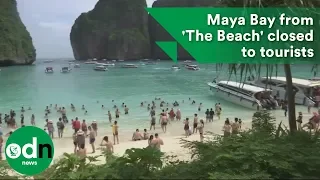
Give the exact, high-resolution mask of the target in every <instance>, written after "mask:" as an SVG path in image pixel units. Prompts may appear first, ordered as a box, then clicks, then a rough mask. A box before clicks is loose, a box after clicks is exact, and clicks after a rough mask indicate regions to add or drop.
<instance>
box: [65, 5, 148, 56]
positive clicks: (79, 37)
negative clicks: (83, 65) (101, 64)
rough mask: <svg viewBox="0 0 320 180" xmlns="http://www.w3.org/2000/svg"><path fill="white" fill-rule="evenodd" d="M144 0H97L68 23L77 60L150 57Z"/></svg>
mask: <svg viewBox="0 0 320 180" xmlns="http://www.w3.org/2000/svg"><path fill="white" fill-rule="evenodd" d="M146 7H147V4H146V1H145V0H99V1H98V2H97V4H96V5H95V7H94V9H93V10H91V11H89V12H87V13H82V14H81V15H80V16H79V17H78V18H77V19H76V21H75V23H74V25H73V26H72V30H71V33H70V41H71V46H72V49H73V54H74V57H75V59H77V60H85V59H89V58H97V59H125V60H136V59H145V58H148V57H150V44H149V43H150V42H149V33H148V26H147V21H148V14H147V12H146V11H145V8H146Z"/></svg>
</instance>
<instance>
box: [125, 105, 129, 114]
mask: <svg viewBox="0 0 320 180" xmlns="http://www.w3.org/2000/svg"><path fill="white" fill-rule="evenodd" d="M124 114H129V108H128V107H127V105H125V106H124Z"/></svg>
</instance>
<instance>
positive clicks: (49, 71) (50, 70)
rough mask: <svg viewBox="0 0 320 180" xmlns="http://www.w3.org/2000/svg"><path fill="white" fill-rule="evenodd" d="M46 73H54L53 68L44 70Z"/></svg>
mask: <svg viewBox="0 0 320 180" xmlns="http://www.w3.org/2000/svg"><path fill="white" fill-rule="evenodd" d="M44 72H45V73H53V68H52V67H46V69H45V70H44Z"/></svg>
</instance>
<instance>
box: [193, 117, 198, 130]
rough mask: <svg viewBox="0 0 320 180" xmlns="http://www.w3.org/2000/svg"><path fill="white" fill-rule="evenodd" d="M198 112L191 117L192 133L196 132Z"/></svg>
mask: <svg viewBox="0 0 320 180" xmlns="http://www.w3.org/2000/svg"><path fill="white" fill-rule="evenodd" d="M197 127H198V114H194V118H193V129H192V133H193V134H194V133H197V132H198V128H197Z"/></svg>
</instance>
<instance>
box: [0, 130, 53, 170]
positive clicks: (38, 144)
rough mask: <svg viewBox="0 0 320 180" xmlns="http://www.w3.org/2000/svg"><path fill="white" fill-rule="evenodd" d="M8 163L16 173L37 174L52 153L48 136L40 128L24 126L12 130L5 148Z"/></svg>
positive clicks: (50, 159) (48, 164)
mask: <svg viewBox="0 0 320 180" xmlns="http://www.w3.org/2000/svg"><path fill="white" fill-rule="evenodd" d="M5 154H6V159H7V161H8V164H9V165H10V166H11V167H12V168H13V169H14V170H16V171H17V172H18V173H21V174H25V175H29V176H32V175H35V174H39V173H41V172H42V171H44V170H45V169H46V168H48V167H49V166H50V164H51V162H52V158H53V155H54V147H53V142H52V140H51V138H50V136H49V135H48V134H47V133H46V132H45V131H43V130H42V129H40V128H37V127H33V126H26V127H22V128H19V129H18V130H16V131H14V132H13V133H12V135H11V136H10V137H9V138H8V140H7V143H6V148H5Z"/></svg>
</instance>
